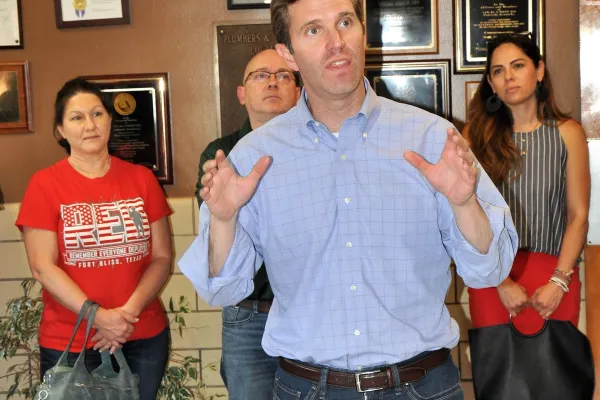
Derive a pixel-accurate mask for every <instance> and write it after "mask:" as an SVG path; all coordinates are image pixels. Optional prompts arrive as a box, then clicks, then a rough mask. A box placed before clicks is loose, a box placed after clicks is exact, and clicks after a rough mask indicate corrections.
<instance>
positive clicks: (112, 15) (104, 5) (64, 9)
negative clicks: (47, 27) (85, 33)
mask: <svg viewBox="0 0 600 400" xmlns="http://www.w3.org/2000/svg"><path fill="white" fill-rule="evenodd" d="M96 2H101V3H96ZM96 4H98V7H95V5H96ZM54 16H55V19H56V27H57V28H58V29H68V28H87V27H94V26H110V25H128V24H130V23H131V15H130V10H129V0H108V1H107V0H54Z"/></svg>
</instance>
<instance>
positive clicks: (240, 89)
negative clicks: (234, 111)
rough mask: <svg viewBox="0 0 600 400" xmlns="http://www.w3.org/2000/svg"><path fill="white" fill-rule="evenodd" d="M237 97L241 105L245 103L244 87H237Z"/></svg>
mask: <svg viewBox="0 0 600 400" xmlns="http://www.w3.org/2000/svg"><path fill="white" fill-rule="evenodd" d="M237 98H238V100H239V102H240V104H241V105H245V104H246V88H245V87H243V86H238V87H237Z"/></svg>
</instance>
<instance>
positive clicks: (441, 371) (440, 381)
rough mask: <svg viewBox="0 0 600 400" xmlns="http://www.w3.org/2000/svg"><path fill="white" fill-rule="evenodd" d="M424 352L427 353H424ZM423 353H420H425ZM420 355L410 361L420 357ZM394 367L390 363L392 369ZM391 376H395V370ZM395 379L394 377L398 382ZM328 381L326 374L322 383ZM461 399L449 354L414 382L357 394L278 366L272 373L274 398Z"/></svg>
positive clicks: (290, 399)
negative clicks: (274, 372) (273, 376)
mask: <svg viewBox="0 0 600 400" xmlns="http://www.w3.org/2000/svg"><path fill="white" fill-rule="evenodd" d="M424 354H427V353H424ZM424 354H423V355H424ZM423 355H419V356H417V357H415V358H413V359H411V360H406V363H409V362H411V361H413V360H415V359H419V358H422V357H423ZM394 369H396V371H397V368H396V367H395V366H392V370H394ZM394 376H396V377H398V375H397V373H395V372H394ZM397 380H398V379H397V378H396V379H394V381H397ZM326 381H327V373H326V372H324V373H323V374H322V376H321V382H326ZM341 399H344V400H359V399H360V400H374V399H378V400H391V399H395V400H463V399H464V395H463V390H462V387H461V386H460V381H459V373H458V368H457V367H456V365H455V364H454V362H453V361H452V357H451V356H450V355H449V356H448V359H447V360H446V361H445V362H444V363H442V364H440V365H439V366H437V367H435V368H433V369H430V370H429V371H427V375H426V376H425V377H424V378H421V379H419V380H418V381H414V382H407V383H402V382H400V383H399V384H398V385H397V386H396V387H395V388H391V389H382V390H376V391H372V392H364V393H359V392H358V391H357V390H356V389H354V388H342V387H338V386H330V385H327V384H324V385H323V384H321V383H319V382H313V381H309V380H306V379H303V378H299V377H297V376H295V375H291V374H289V373H288V372H286V371H284V370H283V369H281V368H279V370H277V373H276V374H275V385H274V389H273V400H341Z"/></svg>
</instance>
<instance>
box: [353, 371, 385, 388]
mask: <svg viewBox="0 0 600 400" xmlns="http://www.w3.org/2000/svg"><path fill="white" fill-rule="evenodd" d="M378 372H381V371H366V372H357V373H355V374H354V381H355V382H356V390H357V391H358V392H359V393H364V392H374V391H375V390H381V389H383V388H382V387H381V388H378V387H375V388H371V389H363V388H362V387H360V377H361V376H363V375H374V374H376V373H378Z"/></svg>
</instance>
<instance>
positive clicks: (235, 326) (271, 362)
mask: <svg viewBox="0 0 600 400" xmlns="http://www.w3.org/2000/svg"><path fill="white" fill-rule="evenodd" d="M267 315H268V314H265V313H259V312H258V311H252V310H248V309H246V308H241V307H231V306H230V307H223V353H222V355H221V377H222V378H223V382H225V386H226V387H227V392H228V393H229V400H268V399H270V398H271V397H272V396H273V379H275V372H276V371H277V367H278V366H279V359H278V358H276V357H271V356H269V355H268V354H267V353H265V351H264V350H263V348H262V346H261V341H262V337H263V333H264V331H265V324H266V323H267Z"/></svg>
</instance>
